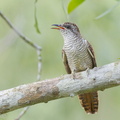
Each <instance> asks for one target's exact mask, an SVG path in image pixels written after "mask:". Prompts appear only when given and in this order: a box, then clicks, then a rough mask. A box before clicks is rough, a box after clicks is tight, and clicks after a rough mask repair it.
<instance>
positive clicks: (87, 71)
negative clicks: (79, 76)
mask: <svg viewBox="0 0 120 120" xmlns="http://www.w3.org/2000/svg"><path fill="white" fill-rule="evenodd" d="M86 73H87V76H88V75H89V73H90V68H87V69H86Z"/></svg>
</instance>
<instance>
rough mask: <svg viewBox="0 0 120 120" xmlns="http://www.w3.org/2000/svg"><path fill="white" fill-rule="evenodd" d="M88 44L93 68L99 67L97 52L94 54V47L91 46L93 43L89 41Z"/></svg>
mask: <svg viewBox="0 0 120 120" xmlns="http://www.w3.org/2000/svg"><path fill="white" fill-rule="evenodd" d="M87 45H88V48H87V49H88V52H89V54H90V56H91V58H92V62H93V68H94V67H97V63H96V60H95V54H94V51H93V48H92V46H91V44H90V43H89V42H88V41H87Z"/></svg>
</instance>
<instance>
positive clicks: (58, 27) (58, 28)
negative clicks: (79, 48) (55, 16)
mask: <svg viewBox="0 0 120 120" xmlns="http://www.w3.org/2000/svg"><path fill="white" fill-rule="evenodd" d="M52 26H56V27H52V28H51V29H57V30H60V29H65V28H64V27H62V26H61V25H58V24H53V25H52Z"/></svg>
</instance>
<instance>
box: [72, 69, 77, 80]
mask: <svg viewBox="0 0 120 120" xmlns="http://www.w3.org/2000/svg"><path fill="white" fill-rule="evenodd" d="M72 78H73V80H75V79H76V75H75V71H73V72H72Z"/></svg>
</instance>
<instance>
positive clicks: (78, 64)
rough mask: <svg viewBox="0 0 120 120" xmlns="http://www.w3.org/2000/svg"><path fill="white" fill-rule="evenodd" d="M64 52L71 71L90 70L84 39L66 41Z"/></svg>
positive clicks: (89, 57) (90, 65)
mask: <svg viewBox="0 0 120 120" xmlns="http://www.w3.org/2000/svg"><path fill="white" fill-rule="evenodd" d="M63 49H64V51H65V53H66V56H67V59H68V64H69V67H70V69H71V71H72V72H73V71H75V72H79V71H84V70H86V69H87V68H92V60H91V56H90V54H89V53H88V50H87V45H86V42H85V40H84V39H82V40H77V39H74V43H73V41H70V40H69V41H68V43H67V41H66V42H65V43H64V48H63Z"/></svg>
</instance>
